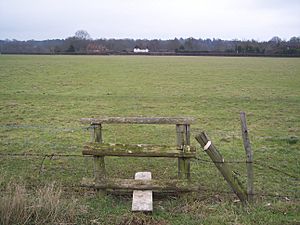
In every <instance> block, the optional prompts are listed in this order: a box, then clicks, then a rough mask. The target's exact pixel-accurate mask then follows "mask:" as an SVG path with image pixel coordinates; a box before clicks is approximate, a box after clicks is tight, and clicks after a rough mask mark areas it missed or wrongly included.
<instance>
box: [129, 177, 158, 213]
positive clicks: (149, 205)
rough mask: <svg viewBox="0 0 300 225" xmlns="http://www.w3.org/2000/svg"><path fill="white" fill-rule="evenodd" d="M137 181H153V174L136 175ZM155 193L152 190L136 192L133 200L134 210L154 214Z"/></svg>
mask: <svg viewBox="0 0 300 225" xmlns="http://www.w3.org/2000/svg"><path fill="white" fill-rule="evenodd" d="M134 178H135V179H136V180H151V172H137V173H135V177H134ZM152 196H153V193H152V191H151V190H144V191H140V190H134V191H133V199H132V209H131V211H134V212H152V211H153V197H152Z"/></svg>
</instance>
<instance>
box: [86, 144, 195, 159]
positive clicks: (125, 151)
mask: <svg viewBox="0 0 300 225" xmlns="http://www.w3.org/2000/svg"><path fill="white" fill-rule="evenodd" d="M82 154H83V155H93V156H128V157H169V158H195V157H196V148H195V147H191V146H182V148H179V147H178V146H169V145H146V144H139V145H129V144H99V143H87V144H86V145H85V146H84V150H83V151H82Z"/></svg>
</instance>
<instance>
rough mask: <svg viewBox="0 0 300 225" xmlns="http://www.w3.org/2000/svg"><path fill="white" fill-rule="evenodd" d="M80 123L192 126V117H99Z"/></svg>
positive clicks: (85, 119) (84, 119)
mask: <svg viewBox="0 0 300 225" xmlns="http://www.w3.org/2000/svg"><path fill="white" fill-rule="evenodd" d="M80 121H81V123H87V124H92V125H97V124H187V125H188V124H192V123H193V122H194V118H192V117H100V118H81V119H80Z"/></svg>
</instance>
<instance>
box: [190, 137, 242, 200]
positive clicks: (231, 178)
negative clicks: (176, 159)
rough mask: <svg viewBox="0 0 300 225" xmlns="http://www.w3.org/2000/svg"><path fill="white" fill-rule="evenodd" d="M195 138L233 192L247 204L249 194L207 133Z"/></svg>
mask: <svg viewBox="0 0 300 225" xmlns="http://www.w3.org/2000/svg"><path fill="white" fill-rule="evenodd" d="M195 138H196V140H197V141H198V142H199V144H200V145H201V146H202V148H203V149H204V151H205V152H206V153H207V154H208V155H209V157H210V158H211V160H212V161H213V162H214V164H215V165H216V167H217V168H218V170H219V171H220V172H221V174H222V175H223V177H224V178H225V180H226V181H227V183H228V184H229V185H230V187H231V188H232V190H233V192H234V193H235V194H236V195H237V196H238V198H239V199H240V200H241V202H242V203H244V204H245V203H246V202H247V194H246V192H245V191H244V189H243V187H242V186H241V183H240V181H239V180H238V179H237V177H236V176H235V174H234V173H233V171H232V170H231V168H230V167H229V165H228V164H227V163H225V161H224V158H223V157H222V155H221V154H220V153H219V151H218V150H217V149H216V147H215V146H214V145H213V144H212V142H211V141H210V140H209V138H208V137H207V135H206V134H205V132H201V133H200V134H199V135H197V136H196V137H195Z"/></svg>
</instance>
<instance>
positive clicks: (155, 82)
mask: <svg viewBox="0 0 300 225" xmlns="http://www.w3.org/2000/svg"><path fill="white" fill-rule="evenodd" d="M0 79H1V82H0V100H1V101H0V110H1V114H0V121H1V124H0V130H1V132H0V136H1V145H0V152H1V153H2V154H3V153H24V152H25V153H64V154H78V155H80V154H81V150H82V145H83V143H84V142H86V141H89V133H88V131H86V130H84V129H83V128H84V127H85V125H82V124H80V123H79V119H80V118H82V117H97V116H192V117H195V118H196V123H195V124H193V125H192V127H191V132H192V136H195V135H196V134H197V133H198V132H199V131H200V130H205V131H206V132H207V133H208V135H209V136H210V138H211V139H212V141H213V142H214V143H215V145H216V146H217V148H218V149H219V150H220V152H221V153H222V154H223V156H224V157H225V159H226V160H245V153H244V150H243V145H242V140H241V134H240V133H241V132H240V122H239V112H240V111H245V112H246V113H247V122H248V127H249V130H250V138H251V142H252V148H253V150H254V159H255V160H256V161H258V162H262V163H263V164H265V165H268V166H272V167H276V168H278V169H279V170H282V171H284V172H285V173H288V174H290V175H293V176H297V177H298V178H299V172H300V160H299V159H300V144H299V143H300V141H298V140H299V137H300V116H299V115H300V59H299V58H246V57H245V58H230V57H226V58H223V57H144V56H139V57H135V56H130V57H128V56H16V55H14V56H10V55H6V56H4V55H1V56H0ZM103 129H104V131H103V132H104V141H105V142H117V143H156V144H159V143H162V144H175V140H176V137H175V128H174V127H173V126H168V125H166V126H165V125H163V126H155V125H153V126H152V125H146V126H141V125H105V126H104V127H103ZM192 144H193V145H195V146H197V151H198V154H199V157H200V158H203V159H204V160H208V157H207V156H206V155H205V153H204V152H203V151H202V150H201V149H200V146H199V145H198V144H197V143H196V141H195V140H194V139H193V138H192ZM41 162H42V158H36V159H35V158H34V159H32V158H18V157H15V158H12V157H3V156H1V157H0V173H1V176H2V180H0V181H1V184H2V186H5V185H6V184H7V183H8V182H9V181H10V180H18V181H20V182H23V183H26V184H27V185H32V186H35V185H41V184H44V183H49V182H50V181H56V182H58V183H59V184H62V185H63V186H64V185H65V186H68V185H77V184H79V182H80V180H81V178H82V177H84V176H89V177H91V176H92V161H91V160H90V159H87V160H83V159H81V158H76V157H74V158H58V157H57V158H56V157H54V158H52V159H51V160H50V159H49V158H46V159H45V161H44V164H43V166H41ZM106 162H107V170H108V172H109V175H110V176H114V177H123V178H128V177H132V176H133V174H134V173H135V172H137V171H143V170H150V171H151V172H152V173H153V177H154V178H159V179H172V178H174V177H176V173H177V171H176V170H177V168H176V167H177V162H176V161H175V160H170V159H148V158H147V159H128V158H116V157H114V158H108V159H107V161H106ZM232 166H233V167H234V170H236V171H238V173H239V174H240V179H241V180H242V181H243V182H244V184H245V181H246V179H245V174H246V168H245V165H244V164H233V165H232ZM254 168H255V170H254V173H255V191H256V192H257V193H264V194H270V195H274V196H275V197H271V196H260V195H258V196H257V197H256V204H255V205H254V206H253V207H250V208H248V209H243V208H241V206H240V204H239V203H233V200H234V199H235V197H234V196H233V195H230V194H225V193H222V192H223V191H225V192H230V189H229V188H228V186H227V184H226V183H225V181H224V180H223V178H222V177H221V176H220V175H219V173H218V171H217V170H216V168H215V167H214V166H213V165H212V164H210V163H204V162H200V161H198V162H196V161H193V162H192V167H191V170H192V178H193V181H194V182H196V183H201V184H202V185H204V186H205V187H206V188H207V189H208V191H206V192H203V193H198V194H192V195H190V196H188V197H187V196H179V197H178V196H177V197H163V198H161V197H160V198H157V199H156V198H155V202H154V213H153V215H152V216H147V215H140V214H131V213H130V204H131V200H130V198H126V197H118V196H114V195H108V196H106V197H99V196H97V195H95V194H94V193H90V194H87V193H89V192H87V193H85V194H84V193H82V191H80V194H78V193H74V195H75V196H76V197H77V198H78V199H79V200H78V201H79V202H80V203H81V204H82V205H84V206H85V207H87V208H88V210H86V212H85V213H82V215H80V216H79V217H78V221H81V222H80V223H91V222H90V221H92V220H93V221H94V223H95V224H96V222H97V223H99V224H126V223H127V224H128V223H129V222H131V223H134V222H135V223H136V224H139V223H140V224H143V223H144V224H147V223H148V224H151V223H152V224H297V223H300V216H299V210H300V209H299V198H300V192H299V190H300V184H299V179H298V180H295V179H293V178H291V177H289V176H287V175H284V174H282V173H280V172H276V171H273V170H270V169H269V168H267V167H261V166H259V165H256V164H255V166H254ZM276 196H277V197H276ZM286 196H288V198H286ZM141 221H142V222H141Z"/></svg>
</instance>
